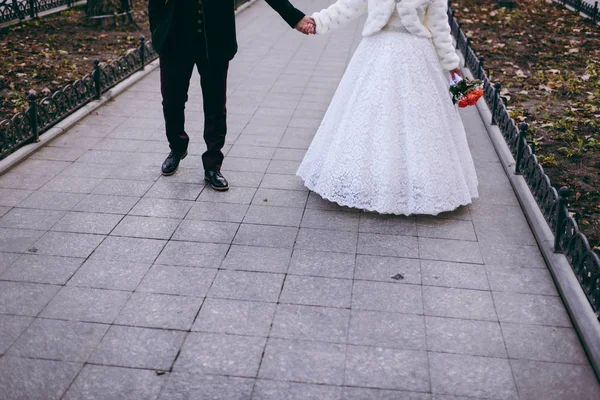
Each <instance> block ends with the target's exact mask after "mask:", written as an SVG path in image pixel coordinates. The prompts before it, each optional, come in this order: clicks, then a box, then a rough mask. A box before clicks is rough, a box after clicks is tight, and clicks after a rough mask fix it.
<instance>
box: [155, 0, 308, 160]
mask: <svg viewBox="0 0 600 400" xmlns="http://www.w3.org/2000/svg"><path fill="white" fill-rule="evenodd" d="M266 2H267V3H268V4H269V5H270V6H271V7H272V8H273V9H274V10H275V11H277V12H278V13H279V14H280V15H281V17H282V18H283V19H284V20H285V21H286V22H287V23H288V24H289V25H290V26H292V27H294V26H296V24H297V23H298V22H300V20H301V19H302V18H303V17H304V14H303V13H302V12H301V11H299V10H297V9H296V8H294V7H293V6H292V5H291V4H290V2H289V1H288V0H266ZM148 17H149V20H150V31H151V33H152V44H153V46H154V48H155V49H156V51H157V52H158V54H159V56H160V69H161V73H160V76H161V92H162V97H163V112H164V117H165V127H166V133H167V138H168V140H169V145H170V147H171V150H172V151H173V153H175V154H176V155H178V156H181V155H183V153H185V151H186V150H187V145H188V142H189V137H188V136H187V134H186V133H185V130H184V119H185V118H184V109H185V103H186V102H187V99H188V96H187V93H188V88H189V83H190V78H191V76H192V71H193V69H194V66H196V67H197V68H198V72H199V73H200V77H201V85H202V96H203V100H204V120H205V122H204V140H205V141H206V145H207V151H206V153H205V154H204V155H203V156H202V161H203V163H204V169H205V170H207V171H208V170H219V169H220V168H221V164H222V162H223V154H222V152H221V149H222V148H223V145H224V144H225V134H226V132H227V124H226V113H227V110H226V106H225V104H226V92H227V89H226V88H227V70H228V67H229V61H230V60H231V59H232V58H233V57H234V55H235V53H236V52H237V40H236V30H235V9H234V0H149V1H148ZM265 28H268V27H265Z"/></svg>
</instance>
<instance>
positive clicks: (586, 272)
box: [448, 9, 600, 312]
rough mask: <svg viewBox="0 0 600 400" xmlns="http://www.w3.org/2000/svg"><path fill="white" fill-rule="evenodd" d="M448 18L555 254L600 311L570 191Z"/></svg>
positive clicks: (599, 271) (591, 257)
mask: <svg viewBox="0 0 600 400" xmlns="http://www.w3.org/2000/svg"><path fill="white" fill-rule="evenodd" d="M448 17H449V22H450V26H451V28H452V34H453V35H454V37H455V38H456V42H457V48H458V50H459V51H460V52H462V54H463V55H464V58H465V63H466V66H467V67H468V68H469V70H471V71H472V73H473V75H474V77H475V78H476V79H480V80H481V81H482V82H483V88H484V92H485V94H484V99H485V102H486V103H487V105H488V106H489V108H490V110H491V111H492V121H491V123H492V124H494V125H498V128H500V131H501V132H502V135H503V136H504V139H505V140H506V143H507V145H508V147H509V149H510V151H511V152H512V154H513V156H514V157H515V174H519V175H523V177H524V178H525V181H526V182H527V185H528V186H529V188H530V189H531V192H532V194H533V196H534V197H535V199H536V201H537V203H538V205H539V207H540V209H541V211H542V213H543V214H544V217H545V218H546V221H547V222H548V224H549V226H550V228H551V229H552V230H553V232H554V236H555V242H554V251H555V252H561V253H564V254H565V256H566V257H567V259H568V260H569V263H570V264H571V267H572V268H573V271H574V272H575V275H576V276H577V279H578V280H579V283H580V284H581V287H582V288H583V291H584V292H585V294H586V296H587V298H588V300H589V301H590V304H591V305H592V308H593V309H594V311H595V312H598V311H600V257H599V256H598V254H596V253H595V252H594V251H593V250H592V248H591V247H590V244H589V242H588V240H587V238H586V237H585V235H584V234H583V233H581V232H580V230H579V227H578V226H577V222H576V221H575V219H574V218H573V217H572V216H571V215H570V214H569V209H568V205H569V197H570V191H569V189H568V188H566V187H561V188H560V189H559V190H556V188H554V187H553V186H552V183H551V182H550V179H549V178H548V176H547V175H546V174H545V173H544V168H543V167H542V166H541V165H540V164H539V162H538V159H537V157H536V155H535V154H534V150H533V149H532V148H531V146H530V145H529V144H528V141H527V128H528V125H527V124H525V123H522V124H520V125H519V126H517V124H516V123H515V121H514V120H513V119H512V118H511V117H510V113H509V111H508V110H507V108H506V105H505V104H504V102H503V101H502V99H501V98H500V88H501V85H500V83H492V82H491V81H490V80H489V78H488V77H487V75H486V73H485V68H484V60H483V57H478V56H477V55H476V54H475V52H474V51H473V49H472V48H471V46H470V41H471V40H470V38H468V37H466V36H465V34H464V32H463V31H462V30H461V27H460V23H459V22H458V21H457V20H456V18H455V17H454V12H453V11H452V10H451V9H449V11H448Z"/></svg>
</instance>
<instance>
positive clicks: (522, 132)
mask: <svg viewBox="0 0 600 400" xmlns="http://www.w3.org/2000/svg"><path fill="white" fill-rule="evenodd" d="M528 128H529V125H527V124H526V123H525V122H522V123H521V124H520V125H519V139H518V140H519V142H518V143H517V158H516V160H515V174H517V175H521V174H522V172H521V162H522V161H523V152H524V151H525V146H526V145H527V129H528Z"/></svg>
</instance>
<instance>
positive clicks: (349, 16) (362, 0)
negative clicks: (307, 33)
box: [312, 0, 368, 34]
mask: <svg viewBox="0 0 600 400" xmlns="http://www.w3.org/2000/svg"><path fill="white" fill-rule="evenodd" d="M367 4H368V1H367V0H338V1H337V2H335V3H334V4H332V5H330V6H329V7H327V8H326V9H324V10H321V11H319V12H316V13H314V14H313V15H312V17H313V18H314V20H315V22H316V24H317V33H318V34H321V33H327V32H329V31H332V30H334V29H337V28H341V27H342V26H344V25H346V24H348V23H349V22H350V21H352V20H354V19H356V18H358V17H360V16H361V15H362V14H364V13H365V12H366V11H367Z"/></svg>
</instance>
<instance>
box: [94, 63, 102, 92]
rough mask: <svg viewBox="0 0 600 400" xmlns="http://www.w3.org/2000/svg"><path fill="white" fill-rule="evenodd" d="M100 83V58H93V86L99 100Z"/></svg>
mask: <svg viewBox="0 0 600 400" xmlns="http://www.w3.org/2000/svg"><path fill="white" fill-rule="evenodd" d="M100 84H101V80H100V60H98V59H97V58H96V59H95V60H94V87H95V89H96V100H100V96H101V95H102V88H101V87H100Z"/></svg>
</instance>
